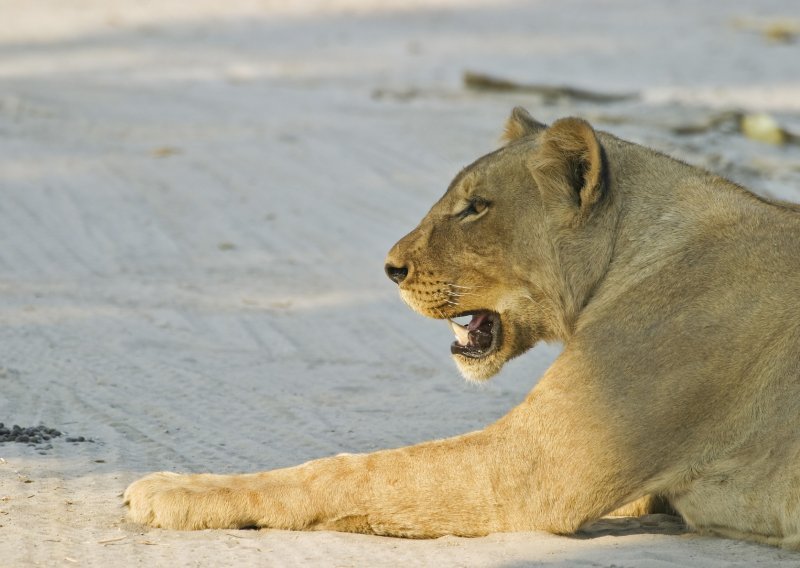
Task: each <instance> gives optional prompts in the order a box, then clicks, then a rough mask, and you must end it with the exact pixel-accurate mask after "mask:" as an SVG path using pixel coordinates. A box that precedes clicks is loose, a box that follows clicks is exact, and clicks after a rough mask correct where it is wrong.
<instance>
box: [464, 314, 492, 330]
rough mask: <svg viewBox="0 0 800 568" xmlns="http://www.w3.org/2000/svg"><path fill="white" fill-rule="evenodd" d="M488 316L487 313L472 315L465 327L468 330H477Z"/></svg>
mask: <svg viewBox="0 0 800 568" xmlns="http://www.w3.org/2000/svg"><path fill="white" fill-rule="evenodd" d="M488 317H489V314H475V315H474V316H472V320H471V321H470V322H469V325H467V329H468V330H469V331H475V330H477V329H478V328H479V327H481V326H482V325H483V324H484V323H485V322H486V320H487V319H488ZM489 329H491V328H489Z"/></svg>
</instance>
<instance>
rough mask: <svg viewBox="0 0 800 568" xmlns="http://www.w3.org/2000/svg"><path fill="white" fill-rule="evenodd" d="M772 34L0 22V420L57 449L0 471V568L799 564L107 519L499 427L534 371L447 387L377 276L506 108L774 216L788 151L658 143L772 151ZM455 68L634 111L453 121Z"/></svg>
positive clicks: (575, 23)
mask: <svg viewBox="0 0 800 568" xmlns="http://www.w3.org/2000/svg"><path fill="white" fill-rule="evenodd" d="M799 11H800V9H798V6H797V3H796V2H795V1H794V0H773V1H760V0H747V1H739V2H735V3H734V2H726V3H722V2H719V3H710V2H709V3H700V2H694V1H679V2H670V3H666V2H665V3H661V4H655V3H647V2H639V1H638V0H615V1H611V0H609V1H603V2H600V1H598V2H594V3H579V2H576V1H573V0H566V1H559V2H522V1H516V2H515V1H503V2H489V1H485V2H480V1H473V2H467V1H464V2H456V1H443V0H438V1H433V2H422V1H419V0H417V1H408V0H406V1H403V2H401V1H395V0H392V1H387V2H379V1H378V0H371V1H366V0H363V1H356V0H351V1H332V2H322V1H319V2H293V3H286V2H271V1H262V2H257V1H250V2H247V1H239V0H227V1H225V2H217V1H214V2H211V1H196V2H179V1H176V0H169V1H160V2H123V1H121V0H102V1H101V0H80V1H75V2H70V3H65V2H59V1H57V0H41V1H35V0H34V1H30V2H24V3H23V2H18V1H16V0H14V1H11V0H2V1H0V13H2V14H3V26H2V29H0V196H2V199H0V215H1V217H0V218H1V219H2V222H0V243H1V246H0V421H2V422H4V423H5V424H6V425H7V426H10V425H12V424H19V425H21V426H34V425H38V424H44V425H46V426H49V427H54V428H58V429H59V430H62V431H63V432H64V433H65V436H62V437H61V438H56V439H55V440H52V441H50V442H49V445H50V447H49V448H48V447H47V444H40V445H39V446H38V447H36V446H28V445H26V444H20V443H6V444H0V458H2V459H0V566H3V567H6V566H8V567H13V566H37V565H43V566H60V565H63V566H73V565H78V566H127V565H143V566H167V565H169V566H215V565H259V566H262V565H263V566H292V565H296V566H307V565H320V566H397V565H406V566H417V565H421V566H429V565H439V566H503V567H517V566H535V565H561V566H658V567H667V566H686V565H691V566H709V567H712V566H754V565H758V566H797V565H798V563H800V554H796V553H791V552H786V551H781V550H777V549H772V548H768V547H763V546H757V545H752V544H746V543H741V542H734V541H728V540H722V539H716V538H709V537H703V536H699V535H696V534H692V533H689V532H686V531H685V530H684V529H683V528H682V527H681V525H680V524H679V523H677V521H676V519H674V518H670V517H650V518H644V519H639V520H634V519H618V520H609V521H601V522H600V523H598V524H595V525H593V526H592V527H589V528H588V529H587V532H586V533H585V534H583V535H581V536H580V537H579V538H561V537H555V536H551V535H545V534H504V535H491V536H488V537H486V538H479V539H459V538H442V539H438V540H435V541H407V540H399V539H388V538H377V537H366V536H360V535H347V534H338V533H291V532H281V531H203V532H199V533H176V532H166V531H161V530H148V529H145V528H143V527H140V526H135V525H132V524H130V523H127V522H126V521H125V520H124V510H123V508H122V506H121V500H120V494H121V492H122V490H123V489H124V487H125V486H126V485H127V484H128V483H129V482H131V481H133V480H134V479H135V478H137V477H138V476H140V475H141V474H143V473H145V472H149V471H152V470H161V469H171V470H178V471H217V472H238V471H253V470H260V469H267V468H274V467H279V466H287V465H292V464H295V463H298V462H301V461H304V460H307V459H311V458H314V457H321V456H325V455H330V454H333V453H337V452H343V451H344V452H348V451H368V450H372V449H377V448H382V447H392V446H399V445H404V444H409V443H413V442H418V441H422V440H425V439H429V438H434V437H444V436H448V435H453V434H457V433H460V432H464V431H467V430H473V429H477V428H480V427H482V426H483V425H485V424H487V423H489V422H491V421H493V420H495V419H496V418H498V417H500V416H501V415H502V414H503V413H504V412H505V411H506V410H507V409H508V408H510V407H511V406H512V405H514V404H515V403H517V402H518V401H520V400H521V399H522V397H523V396H524V394H525V393H526V391H527V390H528V389H529V388H530V387H531V386H532V385H533V384H534V383H535V380H536V377H537V376H538V375H539V374H540V373H541V371H542V370H543V369H544V368H545V367H546V366H547V365H548V363H549V362H550V361H551V360H552V359H553V358H554V357H555V356H556V355H557V353H558V347H557V346H542V347H540V348H537V349H536V350H534V351H533V352H531V353H530V354H528V355H527V356H525V357H523V358H521V359H520V360H518V361H515V362H514V363H512V364H511V365H509V366H508V368H507V369H506V370H505V371H504V373H503V374H502V375H501V376H500V377H498V378H496V379H495V380H494V381H493V382H491V383H490V384H489V385H487V386H486V387H483V388H478V387H475V386H471V385H468V384H466V383H465V382H464V381H462V380H461V379H460V378H459V377H458V376H457V373H456V371H455V369H454V367H453V365H452V363H451V361H450V360H449V356H448V345H449V343H450V341H451V337H450V332H449V330H448V329H447V327H446V326H445V325H442V324H441V323H434V322H431V321H425V320H423V319H421V318H420V317H419V316H416V315H414V314H413V313H411V312H410V311H409V310H408V309H407V308H406V307H405V306H404V305H403V304H402V303H401V302H400V301H399V300H398V299H397V297H396V292H395V290H394V287H393V285H392V284H391V283H390V282H389V281H388V280H387V279H386V278H385V277H384V276H383V274H382V263H383V258H384V255H385V253H386V251H387V250H388V249H389V247H390V246H391V245H392V243H393V242H394V241H395V240H397V239H398V238H399V237H400V236H402V235H403V234H405V233H406V232H407V231H408V230H410V229H411V228H412V227H413V226H414V225H415V223H416V221H417V220H418V219H419V218H420V217H421V216H422V214H424V212H425V211H426V210H427V208H428V206H429V205H430V204H431V203H432V202H433V201H434V200H435V199H436V198H437V197H438V196H439V195H440V194H441V193H442V192H443V191H444V189H445V187H446V186H447V183H448V182H449V180H450V178H451V176H452V175H453V174H454V173H456V172H457V171H458V169H459V168H460V167H462V166H463V165H465V164H466V163H468V162H470V161H471V160H472V159H474V158H475V157H477V156H478V155H480V154H482V153H485V152H487V151H489V150H491V149H493V148H494V147H495V146H496V144H497V137H498V134H499V132H500V130H501V128H502V123H503V121H504V119H505V116H506V115H507V113H508V111H509V109H510V108H511V107H512V106H514V105H516V104H523V105H525V106H527V107H528V108H529V109H531V111H532V112H533V113H534V115H535V116H537V117H538V118H540V119H542V120H548V121H549V120H552V119H554V118H556V117H559V116H562V115H566V114H579V115H582V116H585V117H588V118H590V119H591V120H593V121H594V122H595V123H596V125H597V126H598V127H601V128H605V129H608V130H612V131H614V132H615V133H617V134H619V135H621V136H624V137H627V138H630V139H633V140H636V141H639V142H642V143H646V144H649V145H651V146H655V147H657V148H660V149H662V150H665V151H667V152H670V153H672V154H674V155H677V156H679V157H681V158H683V159H685V160H687V161H689V162H692V163H695V164H698V165H702V166H705V167H708V168H711V169H713V170H715V171H718V172H721V173H723V174H725V175H727V176H729V177H731V178H733V179H734V180H736V181H739V182H741V183H743V184H746V185H749V186H750V187H752V188H754V189H755V190H757V191H759V192H761V193H763V194H767V195H773V196H780V197H785V198H789V199H795V200H797V199H798V197H800V195H799V194H800V157H799V156H800V151H798V146H793V147H792V146H790V147H784V148H779V147H772V146H769V145H765V144H763V143H759V142H756V141H753V140H749V139H747V138H745V137H743V136H741V135H740V134H738V133H737V132H736V129H735V128H734V127H733V126H732V125H731V124H722V125H721V126H720V127H719V128H715V129H712V130H710V131H707V132H700V133H695V134H690V135H678V134H676V133H675V129H676V128H679V127H683V126H687V125H688V126H693V125H694V126H697V125H703V124H705V123H706V122H708V121H709V120H710V119H712V118H713V117H715V116H718V113H720V112H724V111H725V110H728V109H739V110H743V111H746V112H757V111H769V112H771V113H772V114H773V116H775V118H776V119H778V120H779V121H780V122H781V123H782V124H783V125H784V126H785V127H786V128H789V129H794V130H795V131H800V79H799V78H798V77H799V76H800V75H799V74H798V66H797V65H798V64H797V61H798V58H799V57H800V43H797V42H796V41H795V42H794V43H792V42H788V43H787V42H774V41H771V40H769V39H768V38H767V37H766V36H765V35H764V34H763V33H761V32H760V31H759V27H760V26H763V25H768V24H769V23H771V22H775V21H783V22H787V21H788V22H790V23H791V22H794V25H795V29H796V28H797V26H798V22H800V14H798V12H799ZM795 39H796V38H795ZM465 70H472V71H477V72H483V73H492V74H497V75H500V76H502V77H507V78H509V79H513V80H517V81H523V82H536V83H543V84H547V85H570V86H577V87H583V88H589V89H597V90H600V91H607V92H637V93H639V94H640V95H641V96H640V98H639V99H638V100H636V101H632V102H625V103H615V104H605V105H602V104H585V103H580V102H576V101H570V100H556V101H547V100H543V99H541V98H539V97H537V96H535V95H531V94H523V93H510V94H496V93H477V92H472V91H470V90H468V89H465V88H464V86H463V84H462V81H461V77H462V73H463V72H464V71H465ZM66 436H70V437H72V438H76V437H78V436H83V437H84V438H86V439H87V440H88V441H84V442H67V441H66V440H65V437H66Z"/></svg>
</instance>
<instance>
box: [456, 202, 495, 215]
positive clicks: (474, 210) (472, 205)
mask: <svg viewBox="0 0 800 568" xmlns="http://www.w3.org/2000/svg"><path fill="white" fill-rule="evenodd" d="M488 208H489V203H488V202H487V201H485V200H483V199H471V200H470V202H469V204H468V205H467V206H466V207H465V208H464V209H463V210H462V211H461V212H460V213H459V214H458V218H459V219H466V218H467V217H474V216H476V215H480V214H481V213H483V212H484V211H486V210H487V209H488Z"/></svg>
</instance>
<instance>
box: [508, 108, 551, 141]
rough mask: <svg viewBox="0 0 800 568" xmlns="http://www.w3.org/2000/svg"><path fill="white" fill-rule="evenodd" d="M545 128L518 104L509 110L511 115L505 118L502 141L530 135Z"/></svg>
mask: <svg viewBox="0 0 800 568" xmlns="http://www.w3.org/2000/svg"><path fill="white" fill-rule="evenodd" d="M545 128H547V127H546V126H545V125H544V124H542V123H541V122H538V121H537V120H536V119H534V118H533V117H532V116H531V115H530V113H528V111H527V110H525V109H524V108H522V107H520V106H518V107H514V110H512V111H511V116H509V117H508V119H507V120H506V127H505V130H504V131H503V138H502V139H503V141H504V142H513V141H514V140H519V139H520V138H524V137H525V136H531V135H533V134H536V133H537V132H541V131H542V130H544V129H545Z"/></svg>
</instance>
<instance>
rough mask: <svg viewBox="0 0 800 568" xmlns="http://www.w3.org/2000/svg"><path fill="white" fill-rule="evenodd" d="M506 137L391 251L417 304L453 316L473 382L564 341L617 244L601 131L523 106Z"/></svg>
mask: <svg viewBox="0 0 800 568" xmlns="http://www.w3.org/2000/svg"><path fill="white" fill-rule="evenodd" d="M505 140H506V142H507V144H506V145H505V146H503V147H502V148H500V149H499V150H497V151H495V152H492V153H491V154H488V155H486V156H483V157H482V158H479V159H478V160H477V161H475V162H474V163H472V164H471V165H469V166H468V167H466V168H465V169H464V170H462V171H461V173H459V174H458V175H457V176H456V178H455V179H454V180H453V181H452V183H451V184H450V187H449V188H448V189H447V192H446V193H445V194H444V196H443V197H442V198H441V199H440V200H439V201H438V202H437V203H436V204H435V205H434V206H433V208H432V209H431V210H430V212H429V213H428V214H427V215H426V216H425V218H424V219H422V221H421V222H420V224H419V226H418V227H417V228H416V229H414V230H413V231H412V232H411V233H409V234H408V235H406V236H405V237H403V239H401V240H400V241H399V242H398V243H397V244H396V245H395V246H394V247H393V248H392V250H391V251H389V255H388V257H387V259H386V273H387V275H388V276H389V278H391V279H392V280H393V281H394V282H396V283H397V284H398V286H399V288H400V295H401V297H402V298H403V300H404V301H405V302H406V303H407V304H408V305H409V306H411V308H412V309H414V310H416V311H418V312H419V313H421V314H423V315H426V316H429V317H432V318H436V319H443V320H449V323H450V325H451V327H452V329H453V331H454V333H455V336H456V341H455V342H454V343H453V344H452V345H451V348H450V350H451V352H452V354H453V358H454V359H455V361H456V364H457V365H458V367H459V369H460V370H461V372H462V374H463V375H464V376H465V377H467V378H468V379H473V380H483V379H487V378H489V377H491V376H492V375H494V374H495V373H497V372H498V371H499V370H500V368H501V367H502V366H503V364H504V363H505V362H506V361H508V360H509V359H511V358H512V357H515V356H517V355H520V354H521V353H523V352H524V351H526V350H528V349H529V348H531V347H532V346H533V345H534V344H536V343H537V342H538V341H540V340H545V341H547V340H562V341H563V340H566V339H567V338H568V337H569V336H570V335H571V334H572V333H573V331H574V329H575V325H576V321H577V318H578V316H579V314H580V312H581V311H582V309H583V308H584V306H585V305H586V303H587V302H588V300H589V298H590V296H591V292H592V290H593V288H594V287H595V286H596V285H597V283H598V282H599V281H600V279H601V278H602V275H603V274H604V273H605V270H606V268H607V266H608V263H609V261H610V258H611V252H612V248H613V229H612V228H611V227H612V225H613V217H614V215H613V210H614V209H615V207H614V206H613V199H611V195H610V192H609V190H608V186H609V185H610V184H609V181H608V177H609V176H608V170H607V166H606V164H605V159H604V153H603V150H602V147H601V145H600V142H599V141H598V139H597V136H596V134H595V132H594V130H593V129H592V127H591V126H590V125H589V124H588V123H586V122H585V121H583V120H580V119H576V118H566V119H562V120H559V121H557V122H555V123H554V124H553V125H552V126H550V127H549V128H548V127H546V126H545V125H543V124H540V123H539V122H537V121H535V120H534V119H533V118H532V117H531V116H530V115H529V114H528V113H527V111H525V110H524V109H522V108H516V109H514V111H513V112H512V114H511V116H510V118H509V119H508V121H507V123H506V130H505ZM464 316H468V317H469V318H470V319H468V321H467V322H465V323H458V322H456V321H454V320H455V319H456V318H462V317H464Z"/></svg>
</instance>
